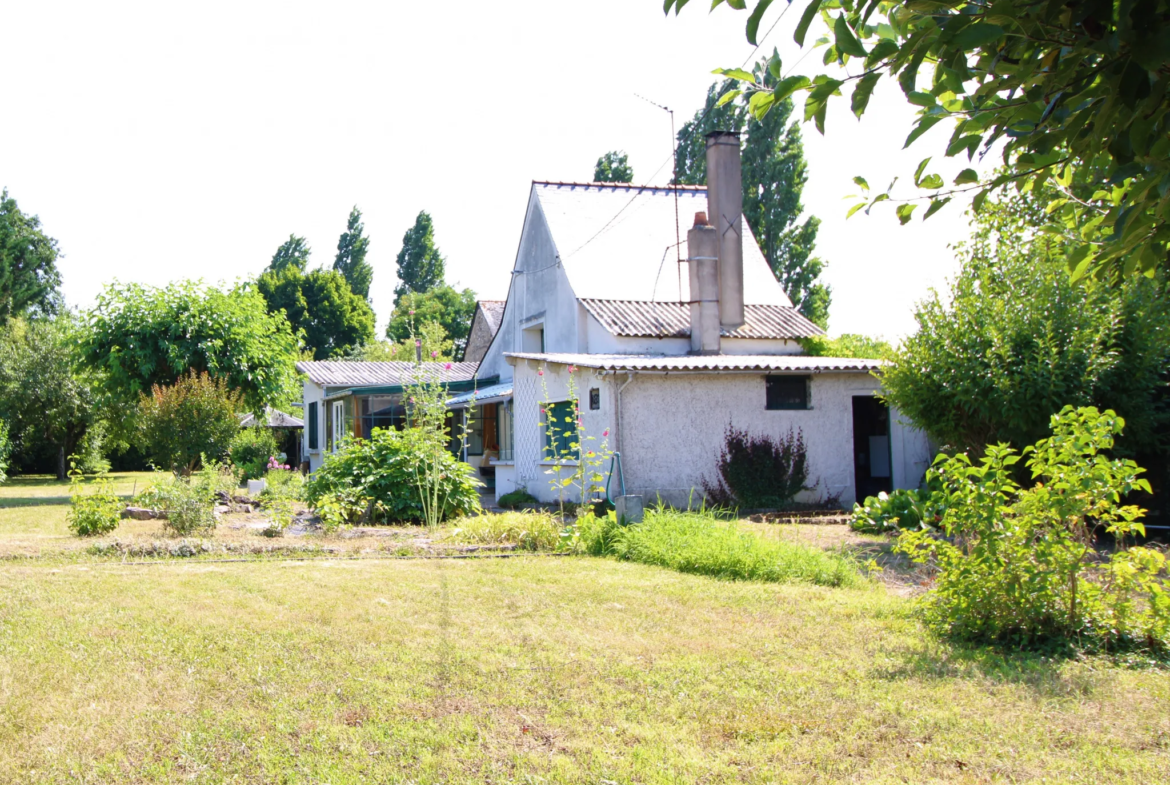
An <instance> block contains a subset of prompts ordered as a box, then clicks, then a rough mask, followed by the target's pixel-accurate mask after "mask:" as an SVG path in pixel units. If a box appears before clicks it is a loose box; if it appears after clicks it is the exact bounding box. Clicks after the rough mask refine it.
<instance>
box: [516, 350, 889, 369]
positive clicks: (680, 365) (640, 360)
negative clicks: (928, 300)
mask: <svg viewBox="0 0 1170 785" xmlns="http://www.w3.org/2000/svg"><path fill="white" fill-rule="evenodd" d="M504 356H505V357H510V358H515V359H517V360H537V361H539V362H546V363H556V364H558V365H576V366H579V367H581V368H597V369H600V370H606V371H792V372H804V373H823V372H826V371H846V372H855V373H867V372H869V371H876V370H880V369H881V368H882V366H883V365H884V362H883V361H882V360H859V359H855V358H852V357H809V356H807V355H802V354H796V355H793V354H779V355H770V354H713V355H674V356H671V355H661V354H558V353H551V354H536V353H529V352H511V353H507V354H505V355H504Z"/></svg>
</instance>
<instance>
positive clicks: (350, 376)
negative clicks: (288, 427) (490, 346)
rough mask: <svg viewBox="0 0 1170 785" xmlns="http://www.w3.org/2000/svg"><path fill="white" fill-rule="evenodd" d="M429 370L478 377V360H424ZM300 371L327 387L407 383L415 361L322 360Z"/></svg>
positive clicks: (455, 376) (448, 377)
mask: <svg viewBox="0 0 1170 785" xmlns="http://www.w3.org/2000/svg"><path fill="white" fill-rule="evenodd" d="M423 366H424V368H426V370H428V371H435V372H440V373H441V374H442V378H443V379H444V380H446V381H460V380H464V379H470V378H472V377H473V376H475V369H476V368H478V367H479V363H452V365H451V370H446V368H445V364H444V363H423ZM297 370H298V371H300V372H301V373H303V374H305V375H307V376H308V377H309V380H310V381H312V382H313V383H315V384H320V385H322V386H324V387H363V386H374V385H394V384H407V383H409V382H410V381H411V380H412V379H414V375H415V364H414V363H405V362H388V363H371V362H352V361H345V360H337V361H334V360H319V361H306V362H299V363H297Z"/></svg>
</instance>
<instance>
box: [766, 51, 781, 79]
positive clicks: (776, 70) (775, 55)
mask: <svg viewBox="0 0 1170 785" xmlns="http://www.w3.org/2000/svg"><path fill="white" fill-rule="evenodd" d="M783 70H784V68H783V65H782V64H781V62H780V53H779V52H778V51H776V50H775V49H773V50H772V56H771V57H769V58H768V73H770V74H771V75H772V78H773V79H779V78H780V73H781V72H782V71H783Z"/></svg>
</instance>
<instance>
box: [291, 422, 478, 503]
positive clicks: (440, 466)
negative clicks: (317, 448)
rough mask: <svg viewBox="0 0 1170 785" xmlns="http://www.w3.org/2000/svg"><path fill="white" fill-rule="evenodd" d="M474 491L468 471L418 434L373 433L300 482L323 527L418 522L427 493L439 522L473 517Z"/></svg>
mask: <svg viewBox="0 0 1170 785" xmlns="http://www.w3.org/2000/svg"><path fill="white" fill-rule="evenodd" d="M420 467H427V468H426V469H425V470H424V469H422V468H420ZM427 472H429V474H428V473H427ZM424 475H425V476H424ZM428 484H429V485H428ZM478 486H479V481H478V480H477V479H476V478H475V477H474V476H473V475H472V473H471V467H469V466H468V465H467V464H465V463H463V462H461V461H459V460H458V459H456V458H455V456H454V455H452V454H451V453H450V452H448V451H446V450H444V449H439V450H438V451H437V452H436V450H435V441H434V439H433V438H432V437H431V435H430V434H429V433H426V432H424V431H423V429H421V428H406V429H404V430H401V431H399V430H395V429H393V428H378V429H375V430H374V432H373V434H372V435H371V436H370V438H368V439H358V440H354V441H351V442H347V443H346V444H345V446H343V447H342V448H341V449H340V450H339V451H338V452H336V453H334V454H332V455H329V456H328V457H326V458H325V463H324V464H323V465H322V466H321V468H320V469H318V470H317V471H316V472H314V473H313V475H312V476H311V477H310V478H309V480H308V481H307V482H306V483H305V500H306V501H307V502H308V503H309V504H310V505H311V506H312V507H314V508H316V509H317V511H318V513H319V514H321V517H322V521H323V522H325V521H326V519H327V518H328V519H329V521H332V522H344V523H356V522H358V521H362V520H366V521H369V522H375V523H404V522H417V521H423V520H425V519H426V516H425V515H424V507H423V501H422V494H423V493H424V488H426V492H427V493H429V494H431V496H430V498H432V499H434V504H435V507H434V510H435V513H436V517H437V520H439V521H442V520H446V519H448V518H451V517H456V516H460V515H466V514H468V513H472V512H477V511H478V510H479V493H478V492H477V488H478Z"/></svg>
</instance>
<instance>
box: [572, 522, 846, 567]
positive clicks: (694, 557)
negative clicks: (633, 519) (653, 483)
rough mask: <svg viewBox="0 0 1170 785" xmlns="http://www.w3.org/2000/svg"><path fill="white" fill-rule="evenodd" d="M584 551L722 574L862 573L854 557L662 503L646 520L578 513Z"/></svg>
mask: <svg viewBox="0 0 1170 785" xmlns="http://www.w3.org/2000/svg"><path fill="white" fill-rule="evenodd" d="M577 525H578V535H579V537H580V540H581V547H582V549H583V550H584V551H585V552H586V553H590V554H596V555H613V556H616V557H617V558H619V559H623V560H626V561H634V562H640V563H642V564H654V565H657V566H660V567H669V568H670V569H673V570H678V571H679V572H687V573H694V574H698V575H709V576H711V577H714V578H720V579H723V580H751V581H768V582H772V583H812V584H817V585H820V586H854V585H857V584H858V583H860V581H861V574H860V573H859V572H858V570H857V565H856V564H855V563H854V562H853V560H851V559H849V558H847V557H845V556H843V555H841V554H837V553H829V552H826V551H822V550H819V549H816V548H810V547H808V546H805V545H798V544H796V543H790V542H783V541H780V540H765V539H763V538H761V537H759V536H757V535H755V534H753V533H751V532H748V531H744V530H743V529H741V528H740V527H739V525H738V524H737V523H736V522H735V521H721V520H720V519H719V518H718V517H716V515H715V513H713V512H711V511H708V510H704V511H699V512H679V511H675V510H669V509H666V508H659V509H656V510H650V511H647V512H646V517H645V520H643V522H641V523H635V524H633V525H630V526H624V527H623V526H619V525H618V524H617V520H616V518H615V516H614V514H613V513H609V514H608V515H607V516H605V517H604V518H600V517H596V516H583V517H582V518H580V519H578V523H577Z"/></svg>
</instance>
